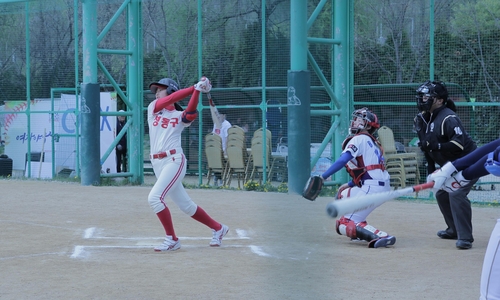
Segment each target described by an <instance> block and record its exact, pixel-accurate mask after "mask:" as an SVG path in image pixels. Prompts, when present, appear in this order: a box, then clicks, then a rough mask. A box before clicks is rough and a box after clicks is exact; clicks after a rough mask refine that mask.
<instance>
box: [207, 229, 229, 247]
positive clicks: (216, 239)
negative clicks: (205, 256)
mask: <svg viewBox="0 0 500 300" xmlns="http://www.w3.org/2000/svg"><path fill="white" fill-rule="evenodd" d="M221 225H222V228H221V229H220V230H218V231H215V230H214V229H212V232H213V235H212V241H210V247H219V246H220V245H221V244H222V238H223V237H224V236H225V235H226V234H227V232H228V231H229V227H227V226H226V225H224V224H221Z"/></svg>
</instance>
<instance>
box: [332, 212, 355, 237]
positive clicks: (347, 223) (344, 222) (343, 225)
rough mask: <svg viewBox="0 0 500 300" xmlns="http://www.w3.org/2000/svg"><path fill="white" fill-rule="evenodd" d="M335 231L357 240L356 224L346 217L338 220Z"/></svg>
mask: <svg viewBox="0 0 500 300" xmlns="http://www.w3.org/2000/svg"><path fill="white" fill-rule="evenodd" d="M335 229H336V230H337V233H338V234H340V235H345V236H348V237H350V238H353V239H355V238H356V224H355V223H354V222H353V221H352V220H350V219H348V218H346V217H342V218H340V219H338V220H337V222H336V224H335Z"/></svg>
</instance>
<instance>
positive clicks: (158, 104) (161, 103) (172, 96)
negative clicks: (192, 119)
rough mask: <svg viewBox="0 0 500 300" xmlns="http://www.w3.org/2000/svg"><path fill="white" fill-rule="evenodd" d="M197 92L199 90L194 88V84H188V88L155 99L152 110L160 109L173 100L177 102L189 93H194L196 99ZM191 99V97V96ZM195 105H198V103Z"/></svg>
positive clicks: (171, 103) (172, 102) (170, 103)
mask: <svg viewBox="0 0 500 300" xmlns="http://www.w3.org/2000/svg"><path fill="white" fill-rule="evenodd" d="M196 92H197V93H196ZM199 93H200V92H199V91H196V90H195V89H194V86H190V87H188V88H185V89H181V90H178V91H177V92H175V93H172V94H170V95H168V96H166V97H163V98H160V99H158V100H156V104H155V109H154V112H155V113H157V112H159V111H160V110H162V109H164V108H166V107H167V106H169V105H173V104H174V103H175V102H179V101H181V100H182V99H184V98H186V97H187V96H189V95H191V94H193V96H194V94H196V99H198V95H199ZM191 99H192V97H191ZM189 102H191V101H189ZM196 105H198V103H197V104H196Z"/></svg>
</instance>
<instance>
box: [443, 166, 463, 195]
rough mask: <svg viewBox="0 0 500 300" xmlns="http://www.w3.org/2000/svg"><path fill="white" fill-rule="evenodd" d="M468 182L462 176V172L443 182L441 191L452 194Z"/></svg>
mask: <svg viewBox="0 0 500 300" xmlns="http://www.w3.org/2000/svg"><path fill="white" fill-rule="evenodd" d="M469 182H470V180H467V179H465V178H464V176H463V175H462V171H460V172H458V173H457V174H455V175H453V176H452V177H450V178H448V179H447V180H446V181H445V182H444V185H443V188H442V189H443V190H444V191H446V192H448V193H453V192H455V191H456V190H458V189H459V188H461V187H463V186H464V185H467V184H468V183H469Z"/></svg>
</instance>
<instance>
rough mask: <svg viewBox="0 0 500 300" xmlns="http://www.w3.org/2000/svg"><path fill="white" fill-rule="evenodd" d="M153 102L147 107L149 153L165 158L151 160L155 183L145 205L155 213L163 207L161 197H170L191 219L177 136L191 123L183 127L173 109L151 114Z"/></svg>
mask: <svg viewBox="0 0 500 300" xmlns="http://www.w3.org/2000/svg"><path fill="white" fill-rule="evenodd" d="M156 101H157V100H154V101H153V102H151V103H150V104H149V106H148V125H149V139H150V145H151V150H150V153H151V155H154V154H157V153H166V155H167V156H166V157H164V158H161V159H155V158H153V157H151V164H152V165H153V170H154V173H155V175H156V178H157V182H156V183H155V185H154V186H153V188H152V190H151V192H150V193H149V197H148V201H149V204H150V205H151V208H152V209H153V211H154V212H155V213H158V212H160V211H162V210H163V209H164V208H165V207H166V206H167V205H166V204H165V202H164V201H165V197H167V196H170V198H171V199H172V200H173V201H174V202H175V204H177V206H179V208H180V209H181V210H182V211H183V212H185V213H186V214H187V215H189V216H192V215H193V214H194V213H195V212H196V208H197V205H196V204H195V203H194V202H193V201H192V200H191V198H190V197H189V195H188V193H187V192H186V190H185V189H184V186H183V185H182V179H183V178H184V176H185V175H186V167H187V160H186V157H185V156H184V153H183V151H182V148H181V133H182V131H183V130H184V128H186V127H188V126H189V125H191V123H183V122H182V114H183V112H181V111H177V110H175V108H174V106H173V105H171V106H169V107H167V108H164V109H162V110H160V111H159V112H157V113H154V108H155V104H156Z"/></svg>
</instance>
